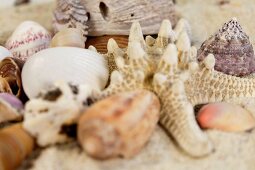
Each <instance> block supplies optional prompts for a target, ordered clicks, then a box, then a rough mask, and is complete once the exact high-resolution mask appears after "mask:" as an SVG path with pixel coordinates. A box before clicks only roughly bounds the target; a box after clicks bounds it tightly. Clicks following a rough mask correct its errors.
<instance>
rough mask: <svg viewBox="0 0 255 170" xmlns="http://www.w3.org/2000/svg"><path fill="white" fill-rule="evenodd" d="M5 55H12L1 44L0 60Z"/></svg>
mask: <svg viewBox="0 0 255 170" xmlns="http://www.w3.org/2000/svg"><path fill="white" fill-rule="evenodd" d="M6 57H12V53H11V52H10V51H9V50H8V49H6V48H5V47H3V46H0V61H1V60H3V59H4V58H6Z"/></svg>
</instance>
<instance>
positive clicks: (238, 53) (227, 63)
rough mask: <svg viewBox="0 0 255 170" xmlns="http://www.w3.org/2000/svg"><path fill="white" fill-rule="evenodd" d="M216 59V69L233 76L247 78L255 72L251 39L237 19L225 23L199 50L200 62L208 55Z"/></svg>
mask: <svg viewBox="0 0 255 170" xmlns="http://www.w3.org/2000/svg"><path fill="white" fill-rule="evenodd" d="M210 53H211V54H213V55H214V57H215V59H216V64H215V67H214V69H215V70H217V71H220V72H223V73H225V74H229V75H233V76H246V75H249V74H251V73H253V72H254V71H255V56H254V51H253V47H252V45H251V43H250V40H249V37H248V36H247V34H246V33H245V32H243V29H242V27H241V26H240V24H239V23H238V22H237V19H236V18H233V19H231V20H230V21H229V22H227V23H225V24H224V25H223V27H222V28H221V29H220V30H219V32H217V33H216V34H215V35H213V36H211V37H210V38H209V39H208V40H206V41H205V42H204V43H203V44H202V46H201V47H200V49H199V50H198V60H199V61H202V60H204V58H205V57H206V56H207V55H208V54H210Z"/></svg>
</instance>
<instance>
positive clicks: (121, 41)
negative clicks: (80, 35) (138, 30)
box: [86, 35, 128, 54]
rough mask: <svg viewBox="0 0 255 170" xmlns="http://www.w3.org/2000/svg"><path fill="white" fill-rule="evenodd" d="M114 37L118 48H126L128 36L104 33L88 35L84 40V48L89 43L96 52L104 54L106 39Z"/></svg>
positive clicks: (105, 51)
mask: <svg viewBox="0 0 255 170" xmlns="http://www.w3.org/2000/svg"><path fill="white" fill-rule="evenodd" d="M111 38H114V40H115V41H116V42H117V43H118V46H119V47H120V48H126V47H127V46H128V36H125V35H104V36H100V37H88V39H87V41H86V48H88V47H89V46H90V45H92V46H94V47H95V48H96V49H97V51H98V52H100V53H102V54H106V53H107V52H108V50H107V44H108V40H109V39H111Z"/></svg>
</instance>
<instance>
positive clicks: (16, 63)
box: [0, 57, 23, 97]
mask: <svg viewBox="0 0 255 170" xmlns="http://www.w3.org/2000/svg"><path fill="white" fill-rule="evenodd" d="M22 66H23V62H22V61H20V60H18V59H14V58H11V57H7V58H5V59H3V60H2V61H1V62H0V77H1V78H3V79H4V80H5V81H6V82H7V83H8V85H9V88H10V89H9V88H8V87H7V88H6V89H8V90H7V91H4V90H2V89H0V90H1V92H7V93H12V94H13V95H15V96H17V97H20V96H21V93H22V83H21V68H22ZM5 87H6V85H5Z"/></svg>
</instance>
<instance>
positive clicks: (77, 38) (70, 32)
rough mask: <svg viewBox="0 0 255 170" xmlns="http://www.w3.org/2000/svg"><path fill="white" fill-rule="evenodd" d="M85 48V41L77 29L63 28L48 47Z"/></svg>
mask: <svg viewBox="0 0 255 170" xmlns="http://www.w3.org/2000/svg"><path fill="white" fill-rule="evenodd" d="M65 46H66V47H78V48H84V47H85V39H84V37H83V35H82V31H81V30H80V29H78V28H65V29H62V30H61V31H59V32H58V33H57V34H56V35H55V36H54V37H53V38H52V40H51V43H50V47H65Z"/></svg>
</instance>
